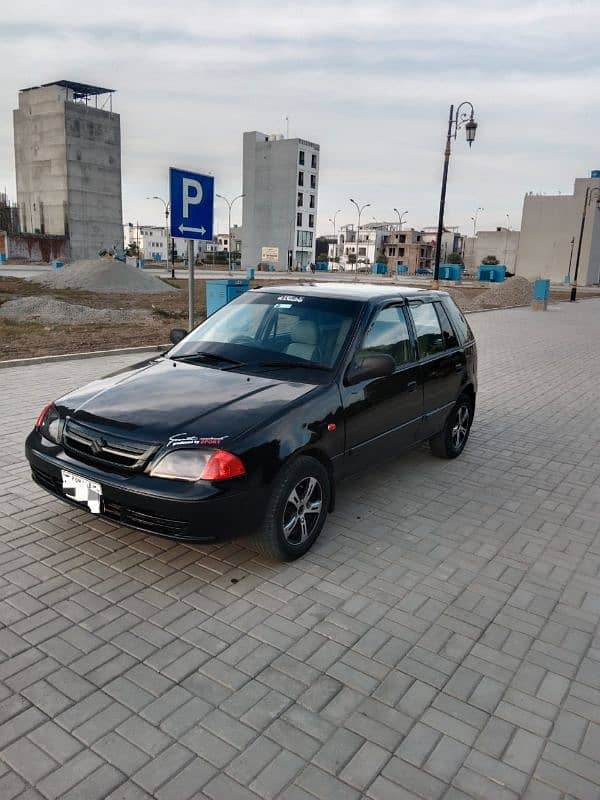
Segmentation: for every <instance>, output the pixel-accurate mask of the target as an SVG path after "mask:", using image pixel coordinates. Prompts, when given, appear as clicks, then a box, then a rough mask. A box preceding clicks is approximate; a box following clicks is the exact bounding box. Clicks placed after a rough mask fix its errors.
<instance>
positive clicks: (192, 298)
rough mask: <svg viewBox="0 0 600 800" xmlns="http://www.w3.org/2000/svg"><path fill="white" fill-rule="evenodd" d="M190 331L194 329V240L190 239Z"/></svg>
mask: <svg viewBox="0 0 600 800" xmlns="http://www.w3.org/2000/svg"><path fill="white" fill-rule="evenodd" d="M187 244H188V331H192V330H193V329H194V240H193V239H188V243H187Z"/></svg>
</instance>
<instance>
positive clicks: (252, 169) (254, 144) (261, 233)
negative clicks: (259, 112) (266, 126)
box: [242, 131, 320, 270]
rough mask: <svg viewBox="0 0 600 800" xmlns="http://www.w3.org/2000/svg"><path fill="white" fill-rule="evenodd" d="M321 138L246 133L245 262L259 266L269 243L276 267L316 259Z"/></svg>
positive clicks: (244, 179)
mask: <svg viewBox="0 0 600 800" xmlns="http://www.w3.org/2000/svg"><path fill="white" fill-rule="evenodd" d="M319 150H320V148H319V145H318V144H315V143H314V142H309V141H307V140H305V139H284V138H283V136H281V135H267V134H265V133H259V132H257V131H251V132H249V133H244V155H243V158H244V163H243V188H242V191H243V193H244V198H243V222H242V227H243V241H242V264H243V265H244V266H256V265H257V264H259V263H261V262H262V261H263V253H264V252H266V251H263V248H269V250H268V261H269V263H271V264H273V265H274V266H275V267H276V268H277V269H280V270H285V269H295V268H301V267H305V266H307V265H308V264H310V263H311V262H312V261H314V259H315V239H316V226H317V197H318V190H319V167H320V164H319V160H320V152H319Z"/></svg>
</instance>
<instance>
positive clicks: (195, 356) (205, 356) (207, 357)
mask: <svg viewBox="0 0 600 800" xmlns="http://www.w3.org/2000/svg"><path fill="white" fill-rule="evenodd" d="M169 358H170V359H171V361H195V360H199V361H202V360H204V361H209V362H211V363H213V364H214V363H216V362H217V361H220V362H221V363H224V364H233V365H234V366H236V367H241V366H242V362H241V361H236V359H235V358H227V356H219V355H217V354H216V353H208V352H207V351H206V350H197V351H196V352H195V353H187V354H185V355H182V356H169Z"/></svg>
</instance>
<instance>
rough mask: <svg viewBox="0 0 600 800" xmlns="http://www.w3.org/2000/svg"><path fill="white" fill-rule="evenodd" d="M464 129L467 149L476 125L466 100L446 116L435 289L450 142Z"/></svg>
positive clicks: (472, 139)
mask: <svg viewBox="0 0 600 800" xmlns="http://www.w3.org/2000/svg"><path fill="white" fill-rule="evenodd" d="M466 106H468V107H469V108H470V109H471V111H470V113H469V112H468V111H462V109H463V108H464V107H466ZM463 127H464V129H465V133H466V137H467V142H468V143H469V147H471V145H472V144H473V142H474V141H475V134H476V133H477V123H476V122H475V109H474V108H473V104H472V103H470V102H469V101H468V100H465V101H464V102H462V103H461V104H460V105H459V106H458V108H457V109H456V114H455V113H454V106H453V105H451V106H450V114H449V116H448V134H447V136H446V149H445V151H444V171H443V173H442V191H441V195H440V212H439V217H438V229H437V241H436V247H435V267H434V270H433V282H432V286H433V288H434V289H437V288H438V286H439V283H440V256H441V251H442V235H443V232H444V209H445V206H446V184H447V183H448V164H449V162H450V152H451V142H452V139H456V135H457V133H458V131H459V128H463Z"/></svg>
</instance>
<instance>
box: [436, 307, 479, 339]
mask: <svg viewBox="0 0 600 800" xmlns="http://www.w3.org/2000/svg"><path fill="white" fill-rule="evenodd" d="M443 303H444V308H445V309H446V312H447V314H448V316H449V317H450V322H451V323H452V327H453V328H454V330H455V331H456V335H457V336H458V341H459V342H460V344H464V343H465V342H471V341H473V339H474V338H475V337H474V336H473V331H472V330H471V328H470V327H469V323H468V322H467V320H466V319H465V317H464V315H463V313H462V311H461V310H460V309H459V307H458V306H457V305H456V303H455V302H454V300H452V298H451V297H444V300H443Z"/></svg>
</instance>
